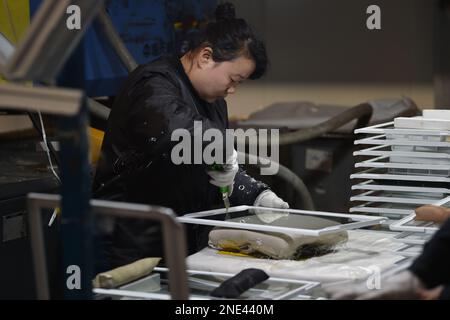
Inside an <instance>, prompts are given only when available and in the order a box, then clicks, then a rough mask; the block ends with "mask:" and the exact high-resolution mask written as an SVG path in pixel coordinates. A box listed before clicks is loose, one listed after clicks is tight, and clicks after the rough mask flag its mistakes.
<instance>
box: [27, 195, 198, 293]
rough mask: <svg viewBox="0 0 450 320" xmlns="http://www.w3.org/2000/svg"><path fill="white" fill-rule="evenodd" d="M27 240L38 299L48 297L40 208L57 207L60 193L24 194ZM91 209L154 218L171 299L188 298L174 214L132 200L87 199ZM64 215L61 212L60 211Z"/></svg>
mask: <svg viewBox="0 0 450 320" xmlns="http://www.w3.org/2000/svg"><path fill="white" fill-rule="evenodd" d="M27 200H28V210H29V215H28V219H29V227H30V241H31V248H32V252H33V262H34V273H35V276H36V288H37V297H38V299H44V300H47V299H50V292H49V284H48V279H47V266H46V254H45V247H44V238H43V233H42V209H44V208H55V207H58V206H60V202H61V196H59V195H52V194H39V193H30V194H28V199H27ZM90 205H91V210H92V211H91V212H92V213H93V214H99V215H104V216H113V217H121V218H136V219H145V220H156V221H159V222H161V224H162V228H163V237H164V252H165V256H166V259H167V265H168V267H169V280H170V282H171V283H172V285H171V286H170V293H171V297H172V299H179V300H182V299H183V300H185V299H188V298H189V290H188V286H187V275H186V262H185V257H186V252H187V250H186V241H185V231H184V228H183V225H182V224H181V223H179V222H178V221H177V219H176V216H175V213H174V212H173V211H172V210H171V209H169V208H165V207H159V206H149V205H143V204H135V203H125V202H114V201H106V200H90ZM63 214H64V213H63Z"/></svg>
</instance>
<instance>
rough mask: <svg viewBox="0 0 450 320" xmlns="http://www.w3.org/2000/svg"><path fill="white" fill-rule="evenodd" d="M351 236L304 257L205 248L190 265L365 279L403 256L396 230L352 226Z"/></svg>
mask: <svg viewBox="0 0 450 320" xmlns="http://www.w3.org/2000/svg"><path fill="white" fill-rule="evenodd" d="M348 235H349V240H348V242H347V243H346V244H345V245H342V246H339V247H338V248H337V249H336V252H334V253H329V254H326V255H324V256H320V257H314V258H309V259H306V260H303V261H292V260H268V259H257V258H247V257H238V256H231V255H224V254H219V253H218V252H217V251H216V250H214V249H211V248H205V249H203V250H201V251H199V252H197V253H195V254H193V255H191V256H189V257H188V259H187V265H188V268H189V269H195V270H201V271H216V272H227V273H233V274H236V273H238V272H239V271H241V270H243V269H246V268H258V269H262V270H264V271H265V272H266V273H267V274H268V275H269V276H271V277H281V278H289V279H296V280H309V281H318V282H331V281H340V280H363V279H366V278H367V277H369V276H370V275H371V274H373V272H374V268H379V270H380V271H383V270H386V269H388V268H390V267H392V266H393V265H394V264H395V263H396V262H399V261H400V260H403V259H404V257H403V256H401V255H400V254H396V253H395V252H393V251H396V250H399V249H401V248H402V247H403V244H401V243H398V242H397V241H394V239H393V237H394V235H395V233H390V232H381V231H367V230H349V231H348Z"/></svg>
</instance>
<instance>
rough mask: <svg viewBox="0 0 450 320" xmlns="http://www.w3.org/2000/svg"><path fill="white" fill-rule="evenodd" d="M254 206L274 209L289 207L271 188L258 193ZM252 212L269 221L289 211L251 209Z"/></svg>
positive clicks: (266, 221)
mask: <svg viewBox="0 0 450 320" xmlns="http://www.w3.org/2000/svg"><path fill="white" fill-rule="evenodd" d="M253 205H254V206H255V207H267V208H276V209H289V204H288V203H287V202H286V201H284V200H283V199H281V198H280V197H278V196H277V195H276V194H275V192H273V191H271V190H265V191H263V192H261V193H260V194H259V196H258V197H257V198H256V200H255V203H254V204H253ZM251 211H252V212H253V213H254V214H256V215H257V216H258V218H259V219H260V220H261V221H263V222H265V223H271V222H273V221H275V220H277V219H279V218H281V217H285V216H288V215H289V213H281V212H276V211H270V210H251Z"/></svg>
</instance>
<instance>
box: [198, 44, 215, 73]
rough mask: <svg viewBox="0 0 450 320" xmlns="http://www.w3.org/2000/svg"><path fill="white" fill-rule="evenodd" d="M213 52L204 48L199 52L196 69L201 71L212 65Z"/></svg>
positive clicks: (209, 48)
mask: <svg viewBox="0 0 450 320" xmlns="http://www.w3.org/2000/svg"><path fill="white" fill-rule="evenodd" d="M212 53H213V50H212V48H211V47H204V48H202V49H201V50H200V52H199V54H198V59H197V63H198V67H199V68H200V69H203V68H205V67H207V66H209V65H211V64H212V63H214V60H213V57H212Z"/></svg>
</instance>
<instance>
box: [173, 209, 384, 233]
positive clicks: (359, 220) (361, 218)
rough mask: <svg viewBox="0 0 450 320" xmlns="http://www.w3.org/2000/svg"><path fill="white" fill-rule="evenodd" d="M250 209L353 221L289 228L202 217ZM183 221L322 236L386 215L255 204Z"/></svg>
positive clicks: (372, 222)
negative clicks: (334, 224)
mask: <svg viewBox="0 0 450 320" xmlns="http://www.w3.org/2000/svg"><path fill="white" fill-rule="evenodd" d="M249 209H254V210H255V209H257V210H259V211H261V210H262V211H264V210H267V211H270V212H279V213H290V214H292V213H294V214H299V215H313V216H320V217H335V218H347V219H350V220H351V221H356V222H351V223H346V224H341V225H337V226H331V227H326V228H322V229H316V230H312V229H301V228H288V227H278V226H267V225H258V224H251V223H239V222H231V221H221V220H208V219H202V218H205V217H211V216H215V215H221V214H227V213H233V212H240V211H245V210H249ZM177 219H178V220H179V221H180V222H182V223H188V224H199V225H209V226H216V227H228V228H234V229H246V230H255V231H266V232H279V233H280V232H281V233H285V232H288V233H290V234H297V235H307V236H316V237H318V236H320V235H324V234H330V233H335V232H340V231H343V230H352V229H358V228H362V227H368V226H374V225H378V224H382V223H383V222H384V221H385V220H387V219H386V218H384V217H374V216H366V215H354V214H345V213H333V212H323V211H307V210H298V209H275V208H266V207H254V206H236V207H231V208H229V209H228V210H227V209H225V208H223V209H215V210H208V211H201V212H195V213H190V214H186V215H184V216H181V217H178V218H177Z"/></svg>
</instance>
